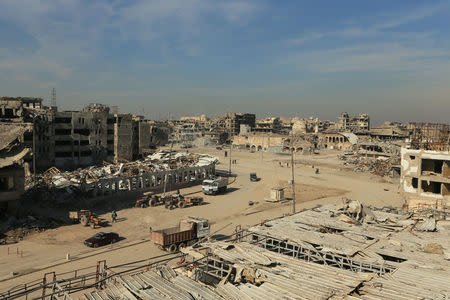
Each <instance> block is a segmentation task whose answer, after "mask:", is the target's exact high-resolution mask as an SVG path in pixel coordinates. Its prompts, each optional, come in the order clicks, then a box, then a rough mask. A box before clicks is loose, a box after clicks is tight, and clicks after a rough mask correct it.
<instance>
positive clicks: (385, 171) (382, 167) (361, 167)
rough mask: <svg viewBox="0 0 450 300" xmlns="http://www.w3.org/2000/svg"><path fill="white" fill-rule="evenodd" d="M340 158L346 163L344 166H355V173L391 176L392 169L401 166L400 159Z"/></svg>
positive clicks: (340, 156) (357, 156)
mask: <svg viewBox="0 0 450 300" xmlns="http://www.w3.org/2000/svg"><path fill="white" fill-rule="evenodd" d="M338 158H339V159H340V160H343V161H344V162H343V164H344V166H353V172H369V173H372V174H374V175H378V176H389V175H391V171H392V167H393V166H396V165H399V164H400V158H399V157H388V158H371V157H363V156H359V155H355V156H351V157H348V156H345V155H339V156H338Z"/></svg>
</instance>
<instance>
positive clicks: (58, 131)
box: [55, 129, 72, 135]
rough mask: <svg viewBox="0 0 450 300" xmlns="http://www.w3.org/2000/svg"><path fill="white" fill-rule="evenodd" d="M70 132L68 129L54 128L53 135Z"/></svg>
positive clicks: (68, 133)
mask: <svg viewBox="0 0 450 300" xmlns="http://www.w3.org/2000/svg"><path fill="white" fill-rule="evenodd" d="M71 133H72V130H70V129H55V135H70V134H71Z"/></svg>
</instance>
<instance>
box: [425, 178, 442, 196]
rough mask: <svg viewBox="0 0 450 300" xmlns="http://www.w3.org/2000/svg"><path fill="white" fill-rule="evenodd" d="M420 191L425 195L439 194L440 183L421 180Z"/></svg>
mask: <svg viewBox="0 0 450 300" xmlns="http://www.w3.org/2000/svg"><path fill="white" fill-rule="evenodd" d="M422 191H424V192H425V193H433V194H440V193H441V183H440V182H435V181H427V180H422Z"/></svg>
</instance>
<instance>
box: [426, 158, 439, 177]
mask: <svg viewBox="0 0 450 300" xmlns="http://www.w3.org/2000/svg"><path fill="white" fill-rule="evenodd" d="M443 163H444V161H443V160H437V159H422V172H426V173H429V172H432V173H438V174H441V173H442V165H443Z"/></svg>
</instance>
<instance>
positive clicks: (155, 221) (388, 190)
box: [0, 148, 402, 291]
mask: <svg viewBox="0 0 450 300" xmlns="http://www.w3.org/2000/svg"><path fill="white" fill-rule="evenodd" d="M190 151H192V152H194V151H195V152H201V153H210V154H214V155H216V156H218V157H219V158H220V160H221V162H222V164H220V165H218V167H217V169H224V170H227V169H228V161H229V158H225V157H224V151H223V150H222V151H219V150H216V149H214V148H195V149H190ZM338 154H339V152H337V151H333V150H330V151H329V152H324V153H321V154H320V155H312V156H310V155H301V154H298V155H296V156H295V160H296V166H295V182H296V200H297V201H296V207H297V209H302V208H310V207H314V206H316V205H319V204H325V203H340V202H341V201H342V198H343V197H347V198H352V199H358V200H359V201H361V202H362V203H365V204H368V205H376V206H394V207H398V206H401V205H402V200H401V198H400V194H399V193H398V182H396V181H394V182H390V181H391V180H386V179H383V178H381V177H377V176H373V175H370V174H363V173H353V172H351V171H349V170H344V169H343V168H342V165H341V162H340V161H339V160H338V159H337V155H338ZM232 157H233V159H236V160H237V164H233V165H232V172H233V173H234V174H236V175H237V177H236V180H235V182H234V183H233V184H232V185H230V186H229V191H228V192H227V193H226V194H223V195H216V196H205V195H203V194H202V193H201V191H200V190H201V187H200V186H196V187H191V188H187V189H183V190H182V193H183V194H191V195H201V196H203V197H204V198H205V202H206V204H205V205H202V206H196V207H188V208H184V209H179V208H177V209H174V210H167V209H165V208H164V207H161V206H160V207H149V208H129V209H123V210H120V211H118V218H119V222H118V223H115V224H113V225H112V226H109V227H107V228H101V229H91V228H89V227H83V226H81V225H80V224H74V225H70V226H62V227H59V228H56V229H52V230H48V231H45V232H43V233H37V234H34V235H31V236H28V237H27V238H25V240H23V241H21V242H19V243H17V244H13V245H3V246H0V291H5V290H7V289H9V288H11V287H12V286H16V285H19V284H23V283H26V282H30V281H33V280H38V279H42V277H43V274H44V273H46V272H50V271H56V272H57V273H62V272H69V271H73V270H75V269H80V268H85V267H93V266H95V264H96V262H97V261H98V260H103V259H106V261H107V264H108V265H112V264H119V263H123V262H129V261H134V260H139V259H146V258H150V257H152V256H155V255H160V254H163V253H164V252H162V251H161V250H159V249H158V248H157V247H156V246H155V245H153V244H152V243H151V242H150V241H149V240H148V238H149V227H150V226H151V227H152V228H153V229H159V228H165V227H169V226H175V225H177V223H178V221H179V220H180V219H181V218H183V217H184V216H199V217H205V218H208V219H209V220H210V222H211V224H212V232H214V231H216V230H218V229H220V228H222V227H224V226H226V225H228V224H229V225H228V226H227V227H225V228H224V229H223V230H221V231H220V232H218V233H217V234H231V233H232V232H233V231H234V230H235V228H236V226H237V225H241V226H242V227H248V226H250V225H253V224H256V223H259V222H260V221H261V220H264V219H271V218H274V217H278V216H281V215H283V214H286V213H290V212H291V211H292V202H289V203H269V202H267V201H265V200H266V199H268V198H269V196H270V189H271V188H272V187H275V186H280V185H281V186H287V181H288V180H289V179H290V178H291V168H290V167H287V166H286V163H287V162H289V161H290V156H286V155H277V154H272V153H260V152H256V153H249V152H248V151H245V150H242V151H233V153H232ZM280 161H281V165H282V166H280ZM311 165H314V167H315V168H319V169H320V174H315V172H314V171H315V169H314V168H312V166H311ZM251 172H256V173H257V175H258V177H261V180H260V181H259V182H250V180H249V173H251ZM290 195H291V192H290V191H289V190H288V191H287V192H286V196H287V197H290ZM131 200H133V199H131ZM249 201H253V202H254V203H255V204H254V205H252V206H249ZM103 217H105V218H107V219H109V218H110V215H109V214H107V215H103ZM230 223H231V224H230ZM97 231H114V232H117V233H119V235H120V236H122V237H123V238H124V239H123V240H121V241H120V242H118V243H116V244H114V245H112V246H106V247H101V248H98V249H90V248H87V247H85V246H84V245H83V241H84V239H86V238H87V237H89V236H91V235H93V234H94V233H95V232H97ZM8 249H9V250H8ZM8 251H9V254H8ZM17 252H19V254H17ZM67 253H69V254H70V257H71V260H70V261H67V260H66V255H67ZM12 272H16V273H17V274H18V275H16V276H15V277H13V276H12Z"/></svg>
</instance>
